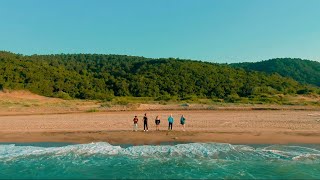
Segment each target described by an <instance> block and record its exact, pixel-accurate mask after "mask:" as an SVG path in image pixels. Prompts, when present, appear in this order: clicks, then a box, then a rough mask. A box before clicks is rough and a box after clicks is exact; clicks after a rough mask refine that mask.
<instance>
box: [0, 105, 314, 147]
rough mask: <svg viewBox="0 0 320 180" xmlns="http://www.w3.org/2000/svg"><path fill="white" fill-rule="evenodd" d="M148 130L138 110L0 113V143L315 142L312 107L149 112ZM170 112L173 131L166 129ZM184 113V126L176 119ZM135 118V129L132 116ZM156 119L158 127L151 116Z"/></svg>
mask: <svg viewBox="0 0 320 180" xmlns="http://www.w3.org/2000/svg"><path fill="white" fill-rule="evenodd" d="M147 113H148V117H149V131H148V132H143V123H142V117H143V114H144V111H124V112H103V113H100V112H98V113H74V114H51V115H14V116H0V142H74V143H89V142H100V141H105V142H109V143H111V144H160V143H163V142H224V143H233V144H271V143H272V144H290V143H294V144H300V143H310V144H320V111H317V110H301V111H299V110H238V111H237V110H203V111H151V112H147ZM170 113H172V114H173V116H174V118H175V122H174V126H173V131H167V126H168V123H167V117H168V115H169V114H170ZM181 114H184V115H185V116H186V119H187V120H186V131H182V128H181V126H180V123H179V119H180V116H181ZM134 115H138V117H139V120H140V121H139V131H138V132H132V124H133V123H132V119H133V117H134ZM156 115H160V118H161V126H160V129H161V131H155V124H154V119H155V117H156Z"/></svg>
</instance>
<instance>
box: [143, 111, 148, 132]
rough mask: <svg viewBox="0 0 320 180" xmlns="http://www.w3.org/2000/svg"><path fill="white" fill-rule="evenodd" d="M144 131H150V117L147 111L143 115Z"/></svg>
mask: <svg viewBox="0 0 320 180" xmlns="http://www.w3.org/2000/svg"><path fill="white" fill-rule="evenodd" d="M143 131H148V117H147V113H145V114H144V117H143Z"/></svg>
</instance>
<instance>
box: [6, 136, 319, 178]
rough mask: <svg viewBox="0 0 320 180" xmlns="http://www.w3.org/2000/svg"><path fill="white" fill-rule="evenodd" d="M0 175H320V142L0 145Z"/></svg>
mask: <svg viewBox="0 0 320 180" xmlns="http://www.w3.org/2000/svg"><path fill="white" fill-rule="evenodd" d="M0 178H6V179H8V178H23V179H30V178H37V179H44V178H54V179H57V178H63V179H66V178H68V179H72V178H75V179H80V178H86V179H88V178H92V179H99V178H107V179H110V178H117V179H119V178H124V179H150V178H154V179H185V178H189V179H193V178H195V179H199V178H202V179H206V178H210V179H218V178H221V179H222V178H223V179H225V178H227V179H320V146H319V145H303V146H301V145H299V146H298V145H258V146H257V145H255V146H253V145H231V144H223V143H189V144H176V145H158V146H151V145H145V146H115V145H110V144H108V143H104V142H100V143H90V144H63V143H62V144H54V143H47V144H1V145H0Z"/></svg>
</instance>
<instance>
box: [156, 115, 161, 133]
mask: <svg viewBox="0 0 320 180" xmlns="http://www.w3.org/2000/svg"><path fill="white" fill-rule="evenodd" d="M155 123H156V131H159V130H160V129H159V126H160V117H159V115H158V116H157V117H156V120H155Z"/></svg>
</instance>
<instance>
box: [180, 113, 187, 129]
mask: <svg viewBox="0 0 320 180" xmlns="http://www.w3.org/2000/svg"><path fill="white" fill-rule="evenodd" d="M185 123H186V118H185V117H184V116H183V115H181V118H180V124H181V126H182V130H183V131H185Z"/></svg>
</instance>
